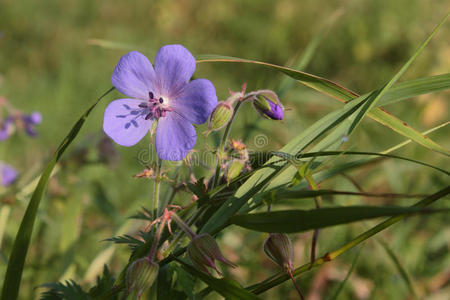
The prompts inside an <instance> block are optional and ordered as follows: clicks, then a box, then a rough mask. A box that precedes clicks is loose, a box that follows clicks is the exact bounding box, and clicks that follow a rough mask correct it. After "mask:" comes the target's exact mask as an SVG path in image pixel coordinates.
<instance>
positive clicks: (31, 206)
mask: <svg viewBox="0 0 450 300" xmlns="http://www.w3.org/2000/svg"><path fill="white" fill-rule="evenodd" d="M113 89H114V88H111V89H109V90H108V91H107V92H106V93H104V94H103V95H102V96H101V97H100V98H98V99H97V101H96V102H95V103H94V104H93V105H92V106H91V107H90V108H89V109H88V110H87V111H86V112H85V113H84V114H83V115H82V116H81V118H80V119H79V120H78V121H77V122H76V123H75V125H74V126H73V127H72V130H70V132H69V134H68V135H67V136H66V137H65V138H64V140H63V141H62V143H61V144H60V145H59V147H58V149H57V150H56V152H55V153H54V154H53V157H52V158H51V160H50V162H49V163H48V164H47V166H46V168H45V170H44V172H43V173H42V175H41V178H40V179H39V182H38V184H37V186H36V189H35V190H34V192H33V195H32V196H31V199H30V202H29V203H28V207H27V209H26V211H25V215H24V216H23V219H22V222H21V224H20V227H19V231H18V233H17V235H16V239H15V240H14V245H13V249H12V252H11V255H10V257H9V261H8V268H7V270H6V276H5V281H4V283H3V290H2V299H3V300H15V299H17V296H18V294H19V287H20V281H21V278H22V271H23V267H24V264H25V257H26V255H27V252H28V247H29V245H30V239H31V234H32V233H33V226H34V221H35V219H36V214H37V211H38V208H39V204H40V202H41V199H42V196H43V195H44V192H45V189H46V186H47V182H48V179H49V178H50V175H51V173H52V170H53V168H54V167H55V165H56V163H57V162H58V160H59V159H60V158H61V156H62V155H63V153H64V151H65V150H66V149H67V147H68V146H69V145H70V144H71V143H72V141H73V140H74V139H75V137H76V136H77V135H78V133H79V131H80V129H81V127H82V126H83V124H84V122H85V121H86V119H87V117H88V116H89V114H90V113H91V111H92V110H93V109H94V107H95V106H96V105H97V104H98V102H99V101H100V100H101V99H102V98H103V97H105V96H106V95H107V94H109V93H110V92H111V91H112V90H113Z"/></svg>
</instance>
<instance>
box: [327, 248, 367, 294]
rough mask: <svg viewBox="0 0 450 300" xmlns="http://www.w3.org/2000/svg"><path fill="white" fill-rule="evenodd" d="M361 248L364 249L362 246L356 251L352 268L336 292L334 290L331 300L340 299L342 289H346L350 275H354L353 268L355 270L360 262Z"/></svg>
mask: <svg viewBox="0 0 450 300" xmlns="http://www.w3.org/2000/svg"><path fill="white" fill-rule="evenodd" d="M361 250H362V248H360V249H359V250H358V252H357V253H356V255H355V258H354V259H353V262H352V266H351V267H350V269H349V270H348V272H347V275H346V276H345V279H344V281H342V282H341V283H340V284H339V286H338V288H337V289H336V292H334V294H333V296H331V298H330V300H336V299H338V297H339V294H340V293H341V292H342V290H343V289H344V286H345V284H346V283H347V281H348V279H349V278H350V275H352V273H353V270H354V269H355V267H356V264H357V262H358V258H359V256H360V254H361Z"/></svg>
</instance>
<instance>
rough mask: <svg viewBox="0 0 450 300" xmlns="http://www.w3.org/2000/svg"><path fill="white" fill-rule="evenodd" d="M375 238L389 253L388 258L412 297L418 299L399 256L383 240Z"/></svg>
mask: <svg viewBox="0 0 450 300" xmlns="http://www.w3.org/2000/svg"><path fill="white" fill-rule="evenodd" d="M377 240H378V242H379V243H380V244H381V246H382V247H383V249H384V250H385V251H386V253H387V254H388V255H389V258H390V259H391V260H392V262H393V263H394V265H395V267H396V268H397V271H398V272H399V273H400V276H401V277H402V279H403V281H404V282H405V284H406V286H407V287H408V289H409V291H410V293H411V295H412V296H413V297H414V299H418V297H417V292H416V290H415V289H414V285H413V282H412V280H411V277H410V276H409V274H408V272H407V271H406V269H405V268H404V267H403V264H402V263H401V262H400V260H399V258H398V257H397V255H396V254H395V252H394V251H393V250H392V249H391V248H390V247H389V245H388V244H387V243H386V242H385V241H383V240H382V239H377Z"/></svg>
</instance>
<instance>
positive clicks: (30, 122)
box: [22, 111, 42, 137]
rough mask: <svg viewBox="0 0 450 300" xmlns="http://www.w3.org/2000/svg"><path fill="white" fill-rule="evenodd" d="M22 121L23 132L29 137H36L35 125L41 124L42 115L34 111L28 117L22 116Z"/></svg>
mask: <svg viewBox="0 0 450 300" xmlns="http://www.w3.org/2000/svg"><path fill="white" fill-rule="evenodd" d="M22 121H23V122H24V124H25V132H26V133H27V134H28V135H29V136H33V137H34V136H36V135H37V132H36V130H35V129H34V126H35V125H38V124H41V122H42V115H41V113H40V112H37V111H34V112H32V113H31V114H29V115H23V116H22Z"/></svg>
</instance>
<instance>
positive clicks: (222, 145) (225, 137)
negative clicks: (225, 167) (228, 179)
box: [211, 99, 244, 189]
mask: <svg viewBox="0 0 450 300" xmlns="http://www.w3.org/2000/svg"><path fill="white" fill-rule="evenodd" d="M243 101H244V99H242V100H239V101H238V102H237V104H236V106H235V107H234V113H233V115H232V116H231V120H230V122H229V123H228V124H227V127H226V128H225V131H224V133H223V136H222V140H221V141H220V146H219V153H218V155H217V166H216V173H215V174H214V180H213V183H212V186H211V189H213V188H214V187H215V186H217V184H218V182H219V177H220V166H221V165H222V157H223V152H224V150H225V145H226V143H227V140H228V135H229V134H230V131H231V126H232V125H233V121H234V119H235V118H236V115H237V113H238V111H239V107H240V106H241V105H242V102H243Z"/></svg>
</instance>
